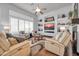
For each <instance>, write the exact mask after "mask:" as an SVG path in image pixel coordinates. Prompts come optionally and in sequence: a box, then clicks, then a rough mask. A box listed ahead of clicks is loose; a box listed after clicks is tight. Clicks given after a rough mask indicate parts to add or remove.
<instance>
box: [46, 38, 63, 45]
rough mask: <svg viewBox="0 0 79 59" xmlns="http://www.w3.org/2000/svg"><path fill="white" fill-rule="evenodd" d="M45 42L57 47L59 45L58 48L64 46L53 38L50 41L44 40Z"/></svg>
mask: <svg viewBox="0 0 79 59" xmlns="http://www.w3.org/2000/svg"><path fill="white" fill-rule="evenodd" d="M45 41H48V42H50V43H52V44H57V45H59V46H64V45H63V44H61V43H60V42H58V41H56V40H54V38H53V39H51V38H45Z"/></svg>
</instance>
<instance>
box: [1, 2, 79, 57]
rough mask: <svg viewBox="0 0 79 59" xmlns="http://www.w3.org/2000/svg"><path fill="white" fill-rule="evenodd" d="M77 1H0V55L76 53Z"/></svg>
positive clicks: (61, 54)
mask: <svg viewBox="0 0 79 59" xmlns="http://www.w3.org/2000/svg"><path fill="white" fill-rule="evenodd" d="M78 7H79V4H78V3H0V55H1V56H78V55H79V46H78V44H79V39H78V34H79V31H78V27H79V26H78V24H79V18H78V17H79V15H78V13H79V10H78Z"/></svg>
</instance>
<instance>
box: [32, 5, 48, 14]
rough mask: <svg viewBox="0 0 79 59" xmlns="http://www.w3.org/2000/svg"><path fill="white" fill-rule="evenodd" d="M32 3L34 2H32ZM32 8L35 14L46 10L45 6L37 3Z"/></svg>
mask: <svg viewBox="0 0 79 59" xmlns="http://www.w3.org/2000/svg"><path fill="white" fill-rule="evenodd" d="M32 5H34V4H32ZM33 10H34V11H35V15H37V14H44V13H43V11H44V10H47V9H46V8H41V7H40V6H39V4H37V6H36V7H35V9H33Z"/></svg>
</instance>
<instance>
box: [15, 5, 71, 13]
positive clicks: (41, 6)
mask: <svg viewBox="0 0 79 59" xmlns="http://www.w3.org/2000/svg"><path fill="white" fill-rule="evenodd" d="M71 4H72V3H39V6H40V8H46V9H47V10H43V12H44V13H48V12H51V11H53V10H56V9H59V8H62V7H65V6H70V5H71ZM14 5H16V6H18V7H19V8H22V9H24V10H26V11H29V12H31V13H35V10H33V9H35V8H36V7H37V5H38V4H37V3H14Z"/></svg>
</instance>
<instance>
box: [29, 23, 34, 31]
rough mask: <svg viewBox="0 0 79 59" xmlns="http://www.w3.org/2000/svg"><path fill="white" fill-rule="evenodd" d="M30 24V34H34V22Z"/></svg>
mask: <svg viewBox="0 0 79 59" xmlns="http://www.w3.org/2000/svg"><path fill="white" fill-rule="evenodd" d="M29 23H30V27H29V28H30V32H32V31H33V22H29Z"/></svg>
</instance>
